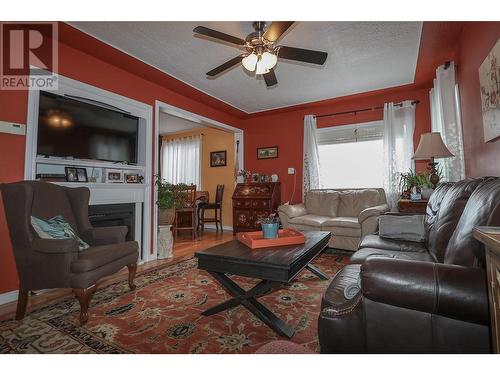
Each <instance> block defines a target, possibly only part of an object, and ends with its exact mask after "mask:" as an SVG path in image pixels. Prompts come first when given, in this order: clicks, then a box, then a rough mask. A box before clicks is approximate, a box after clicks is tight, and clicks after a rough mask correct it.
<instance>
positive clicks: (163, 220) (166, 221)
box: [158, 208, 175, 225]
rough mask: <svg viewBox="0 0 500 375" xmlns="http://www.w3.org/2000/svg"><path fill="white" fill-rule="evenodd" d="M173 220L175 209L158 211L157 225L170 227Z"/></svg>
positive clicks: (160, 209)
mask: <svg viewBox="0 0 500 375" xmlns="http://www.w3.org/2000/svg"><path fill="white" fill-rule="evenodd" d="M174 219H175V208H159V209H158V225H172V224H173V223H174Z"/></svg>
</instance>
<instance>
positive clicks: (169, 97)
mask: <svg viewBox="0 0 500 375" xmlns="http://www.w3.org/2000/svg"><path fill="white" fill-rule="evenodd" d="M66 27H67V26H66ZM59 32H60V40H63V39H64V35H61V33H64V32H65V28H63V29H62V30H61V29H60V30H59ZM75 35H76V36H75ZM75 38H76V39H75ZM78 38H81V39H82V41H88V39H89V37H88V36H87V35H84V34H83V33H76V34H72V40H73V43H74V45H75V46H78V47H80V46H79V44H78V40H79V39H78ZM99 43H100V42H97V41H95V44H99ZM101 44H102V43H101ZM99 54H100V57H102V58H96V57H94V56H91V55H89V54H86V53H83V52H81V51H80V50H78V49H76V48H73V47H71V46H69V45H66V44H63V43H59V73H60V74H62V75H64V76H66V77H69V78H73V79H76V80H78V81H81V82H85V83H88V84H91V85H94V86H96V87H99V88H102V89H105V90H108V91H112V92H115V93H117V94H120V95H124V96H126V97H129V98H132V99H135V100H138V101H141V102H143V103H146V104H149V105H151V106H153V107H154V103H155V100H160V101H162V102H165V103H168V104H171V105H174V106H177V107H179V108H182V109H185V110H188V111H192V112H195V113H197V114H200V115H202V116H205V117H209V118H211V119H214V120H217V121H220V122H223V123H226V124H229V125H233V126H238V123H239V119H238V118H236V117H234V116H232V115H230V114H227V113H225V112H223V111H221V110H218V109H215V108H214V106H212V105H207V104H204V103H201V102H199V101H196V100H194V99H191V98H190V97H188V95H187V93H183V92H182V91H181V90H179V89H178V88H177V87H175V89H171V87H170V86H168V84H169V83H168V82H166V83H164V82H162V84H164V85H163V86H162V85H160V84H156V83H154V82H151V81H150V80H146V79H143V78H142V77H141V76H139V75H136V74H133V73H131V72H129V71H125V70H123V69H121V68H118V67H117V66H115V65H111V64H110V63H107V62H105V61H104V60H105V59H106V58H107V56H108V55H114V54H116V50H115V49H114V48H112V47H111V46H107V45H104V44H103V45H100V46H99ZM128 58H130V57H127V56H123V59H128ZM140 64H143V63H140ZM143 66H144V71H147V70H150V69H151V67H149V66H147V65H146V64H143ZM139 73H140V72H139ZM191 90H192V91H195V90H194V89H191ZM27 98H28V96H27V93H26V92H23V91H2V90H0V120H2V121H13V122H21V123H26V115H27ZM153 153H154V154H153V155H155V154H156V151H155V150H154V151H153ZM23 174H24V137H20V136H15V135H7V134H0V183H5V182H13V181H18V180H22V179H23ZM152 204H153V202H152ZM0 208H1V211H0V267H1V272H0V293H3V292H8V291H11V290H15V289H17V288H18V280H17V272H16V269H15V263H14V259H13V254H12V247H11V244H10V238H9V235H8V230H7V226H6V222H5V216H4V212H3V205H1V204H0Z"/></svg>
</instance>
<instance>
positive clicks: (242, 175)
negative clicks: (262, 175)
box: [236, 169, 252, 184]
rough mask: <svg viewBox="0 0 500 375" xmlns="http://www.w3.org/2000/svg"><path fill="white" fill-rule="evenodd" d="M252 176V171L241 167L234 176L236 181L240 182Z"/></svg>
mask: <svg viewBox="0 0 500 375" xmlns="http://www.w3.org/2000/svg"><path fill="white" fill-rule="evenodd" d="M251 177H252V173H251V172H250V171H246V170H244V169H242V170H241V171H239V172H238V176H237V177H236V182H237V183H239V184H242V183H243V182H245V181H248V179H250V178H251Z"/></svg>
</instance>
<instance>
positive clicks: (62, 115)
mask: <svg viewBox="0 0 500 375" xmlns="http://www.w3.org/2000/svg"><path fill="white" fill-rule="evenodd" d="M138 125H139V119H138V118H137V117H134V116H130V115H128V114H126V113H122V112H119V111H115V110H111V109H107V108H103V107H100V106H98V105H93V104H88V103H86V102H82V101H78V100H75V99H71V98H67V97H64V96H60V95H54V94H51V93H48V92H44V91H41V92H40V106H39V114H38V150H37V154H38V155H47V156H59V157H73V158H76V159H96V160H105V161H113V162H126V163H129V164H136V163H137V134H138Z"/></svg>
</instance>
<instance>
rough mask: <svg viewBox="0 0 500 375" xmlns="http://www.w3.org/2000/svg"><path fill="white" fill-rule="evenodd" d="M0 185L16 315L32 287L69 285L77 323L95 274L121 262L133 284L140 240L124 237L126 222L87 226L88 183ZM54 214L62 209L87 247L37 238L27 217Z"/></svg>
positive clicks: (85, 312) (96, 277)
mask: <svg viewBox="0 0 500 375" xmlns="http://www.w3.org/2000/svg"><path fill="white" fill-rule="evenodd" d="M0 191H1V193H2V197H3V202H4V207H5V215H6V218H7V224H8V227H9V232H10V238H11V241H12V246H13V249H14V256H15V260H16V266H17V272H18V276H19V297H18V302H17V311H16V319H18V320H20V319H22V318H23V317H24V315H25V313H26V305H27V301H28V293H29V292H30V291H33V290H41V289H49V288H72V289H73V292H74V294H75V296H76V297H77V299H78V301H79V302H80V308H81V309H80V323H81V324H85V323H86V322H87V320H88V306H89V302H90V299H91V297H92V294H93V293H94V291H95V289H96V282H97V280H99V279H100V278H102V277H104V276H108V275H111V274H113V273H115V272H117V271H119V270H120V269H122V268H123V267H125V266H127V267H128V270H129V278H128V282H129V286H130V288H131V289H134V288H135V285H134V277H135V273H136V269H137V259H138V244H137V242H135V241H127V242H126V241H125V236H126V234H127V227H123V226H117V227H101V228H93V227H92V226H91V224H90V222H89V218H88V204H89V197H90V192H89V190H88V189H87V188H83V187H80V188H67V187H62V186H58V185H55V184H50V183H46V182H35V181H24V182H18V183H12V184H1V185H0ZM57 215H62V216H63V217H64V219H65V220H66V221H67V222H68V223H69V224H70V225H71V227H72V228H73V229H74V230H75V232H76V234H77V235H78V236H79V237H81V238H82V239H83V240H84V241H85V242H87V243H88V244H89V245H90V248H88V249H86V250H82V251H79V250H78V243H77V241H76V240H74V239H42V238H39V237H38V235H37V234H36V232H35V231H34V230H33V227H32V226H31V221H30V217H31V216H35V217H38V218H41V219H49V218H52V217H54V216H57Z"/></svg>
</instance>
